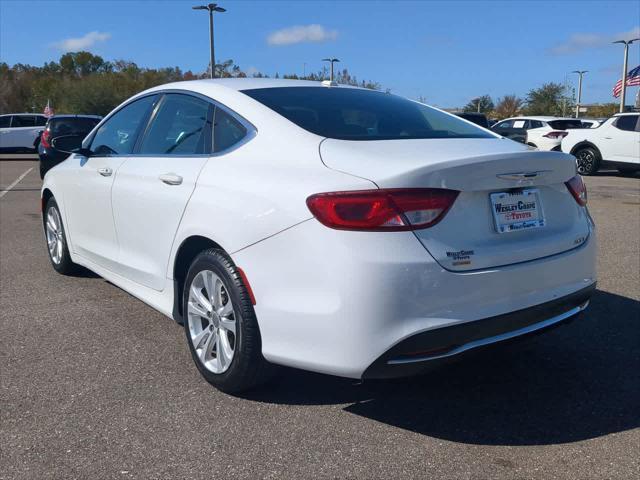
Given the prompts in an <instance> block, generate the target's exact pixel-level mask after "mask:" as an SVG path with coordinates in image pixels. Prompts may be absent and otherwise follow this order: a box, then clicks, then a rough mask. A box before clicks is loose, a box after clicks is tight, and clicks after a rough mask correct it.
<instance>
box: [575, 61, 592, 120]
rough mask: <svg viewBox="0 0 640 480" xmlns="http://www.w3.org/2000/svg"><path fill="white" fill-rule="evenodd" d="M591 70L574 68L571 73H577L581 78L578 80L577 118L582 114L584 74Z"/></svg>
mask: <svg viewBox="0 0 640 480" xmlns="http://www.w3.org/2000/svg"><path fill="white" fill-rule="evenodd" d="M588 71H589V70H574V71H573V72H571V73H577V74H578V75H579V76H580V78H579V80H578V103H577V104H576V118H578V117H579V116H580V103H581V102H582V76H583V75H584V74H585V73H587V72H588Z"/></svg>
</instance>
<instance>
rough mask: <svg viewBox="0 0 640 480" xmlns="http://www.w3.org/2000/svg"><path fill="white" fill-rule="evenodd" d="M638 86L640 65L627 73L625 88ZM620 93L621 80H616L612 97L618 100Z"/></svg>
mask: <svg viewBox="0 0 640 480" xmlns="http://www.w3.org/2000/svg"><path fill="white" fill-rule="evenodd" d="M638 85H640V65H638V66H637V67H636V68H634V69H633V70H629V73H627V87H637V86H638ZM620 92H622V79H620V80H618V83H616V86H615V87H613V96H614V97H616V98H618V97H619V96H620Z"/></svg>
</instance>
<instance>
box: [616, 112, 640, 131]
mask: <svg viewBox="0 0 640 480" xmlns="http://www.w3.org/2000/svg"><path fill="white" fill-rule="evenodd" d="M636 123H638V115H622V116H620V117H618V120H616V123H615V126H616V128H619V129H620V130H624V131H625V132H633V131H634V130H635V131H637V130H636Z"/></svg>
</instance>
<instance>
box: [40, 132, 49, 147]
mask: <svg viewBox="0 0 640 480" xmlns="http://www.w3.org/2000/svg"><path fill="white" fill-rule="evenodd" d="M40 143H41V144H42V146H43V147H44V148H51V132H50V131H49V130H45V131H43V132H42V135H40Z"/></svg>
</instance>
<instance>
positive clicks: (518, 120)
mask: <svg viewBox="0 0 640 480" xmlns="http://www.w3.org/2000/svg"><path fill="white" fill-rule="evenodd" d="M573 128H580V129H581V128H584V125H582V122H581V121H580V120H578V119H576V118H559V117H514V118H507V119H505V120H502V121H501V122H498V123H497V124H495V125H494V126H493V127H491V130H493V131H494V132H496V133H497V134H499V135H502V136H503V137H508V138H511V139H513V140H518V141H520V142H522V143H526V144H527V145H529V146H531V147H535V148H537V149H538V150H547V151H548V150H555V151H560V143H561V142H562V138H563V137H565V136H566V135H567V130H568V129H573Z"/></svg>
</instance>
